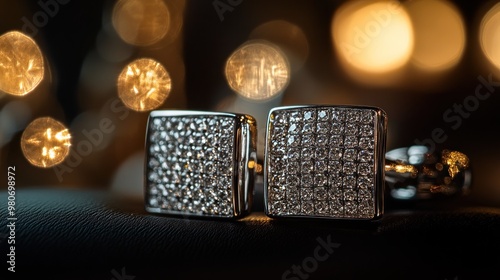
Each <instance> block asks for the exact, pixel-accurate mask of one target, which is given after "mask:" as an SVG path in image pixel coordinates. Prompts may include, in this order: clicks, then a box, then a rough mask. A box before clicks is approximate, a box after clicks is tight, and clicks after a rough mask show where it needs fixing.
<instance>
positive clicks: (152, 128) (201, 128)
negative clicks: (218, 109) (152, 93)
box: [145, 113, 246, 217]
mask: <svg viewBox="0 0 500 280" xmlns="http://www.w3.org/2000/svg"><path fill="white" fill-rule="evenodd" d="M238 121H239V119H238V118H236V117H235V116H231V115H223V114H213V115H211V114H210V113H207V114H206V115H203V114H194V115H189V113H187V114H182V113H179V114H177V115H176V114H175V113H169V114H164V115H162V114H161V113H160V114H157V115H156V116H153V115H152V116H150V119H149V122H148V134H147V139H146V141H147V146H146V156H147V160H146V176H145V180H146V189H145V198H146V201H145V203H146V208H147V210H148V211H150V212H156V213H168V214H180V215H185V216H191V215H193V216H215V217H235V216H237V215H239V214H240V213H239V210H238V207H237V203H235V200H236V201H238V200H239V199H238V198H235V196H237V195H238V189H237V188H238V185H237V184H236V183H235V182H236V181H237V180H238V175H237V172H236V171H238V170H235V168H238V160H239V159H238V158H237V156H238V153H237V150H238V148H239V147H237V145H238V144H237V142H236V141H235V140H236V133H238V131H239V130H238V128H239V126H240V125H239V123H238ZM245 187H246V186H245Z"/></svg>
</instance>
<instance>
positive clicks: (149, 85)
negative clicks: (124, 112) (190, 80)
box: [118, 58, 172, 111]
mask: <svg viewBox="0 0 500 280" xmlns="http://www.w3.org/2000/svg"><path fill="white" fill-rule="evenodd" d="M171 88H172V81H171V79H170V75H169V74H168V72H167V70H165V68H164V67H163V65H161V63H159V62H158V61H155V60H153V59H149V58H141V59H137V60H135V61H133V62H131V63H130V64H128V65H127V66H125V68H124V69H123V70H122V72H121V73H120V75H119V77H118V96H119V97H120V99H121V100H122V101H123V103H124V104H125V105H126V106H127V107H129V108H130V109H132V110H135V111H150V110H153V109H156V108H158V107H159V106H160V105H162V104H163V102H165V100H166V99H167V97H168V95H169V94H170V90H171Z"/></svg>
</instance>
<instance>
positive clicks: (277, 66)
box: [225, 41, 290, 100]
mask: <svg viewBox="0 0 500 280" xmlns="http://www.w3.org/2000/svg"><path fill="white" fill-rule="evenodd" d="M225 73H226V79H227V81H228V83H229V86H230V87H231V88H232V89H233V90H234V91H235V92H236V93H238V94H239V95H241V96H243V97H245V98H248V99H251V100H266V99H270V98H273V97H275V96H276V95H278V94H280V93H282V92H283V91H284V89H285V88H286V87H287V86H288V83H289V81H290V65H289V63H288V59H287V58H286V56H285V55H284V54H283V53H282V52H281V50H280V49H279V48H278V47H276V46H274V45H272V44H270V43H267V42H265V41H255V42H248V43H246V44H244V45H243V46H241V47H240V48H238V49H237V50H236V51H235V52H233V53H232V54H231V56H230V57H229V59H228V60H227V62H226V69H225Z"/></svg>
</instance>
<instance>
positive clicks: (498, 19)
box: [479, 3, 500, 69]
mask: <svg viewBox="0 0 500 280" xmlns="http://www.w3.org/2000/svg"><path fill="white" fill-rule="evenodd" d="M479 34H480V35H479V37H480V42H481V48H482V50H483V52H484V54H485V55H486V57H487V58H488V60H489V61H490V62H491V63H492V64H493V65H494V66H495V67H496V68H497V69H500V3H498V4H496V5H495V6H493V7H492V8H491V9H490V10H489V11H488V12H487V13H486V15H485V16H484V18H483V20H482V21H481V26H480V33H479Z"/></svg>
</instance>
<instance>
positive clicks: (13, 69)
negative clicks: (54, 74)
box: [0, 31, 45, 96]
mask: <svg viewBox="0 0 500 280" xmlns="http://www.w3.org/2000/svg"><path fill="white" fill-rule="evenodd" d="M44 74H45V70H44V58H43V55H42V51H41V50H40V48H39V47H38V45H37V44H36V42H35V41H33V39H31V38H30V37H28V36H26V35H24V34H23V33H21V32H18V31H11V32H8V33H5V34H4V35H2V36H0V90H1V91H3V92H5V93H8V94H12V95H16V96H23V95H26V94H28V93H30V92H32V91H33V90H34V89H35V88H36V87H37V86H38V85H39V84H40V82H41V81H42V79H43V77H44Z"/></svg>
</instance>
